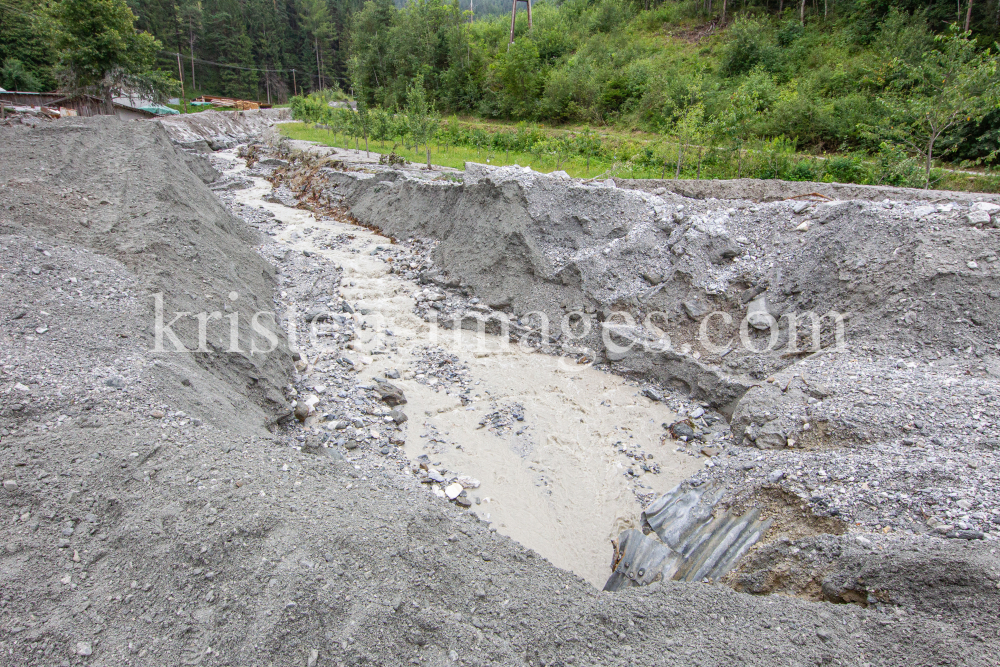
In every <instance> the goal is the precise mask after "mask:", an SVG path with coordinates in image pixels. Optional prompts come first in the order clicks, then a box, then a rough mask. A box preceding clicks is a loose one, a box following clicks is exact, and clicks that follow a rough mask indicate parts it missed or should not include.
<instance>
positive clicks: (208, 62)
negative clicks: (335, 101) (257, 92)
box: [160, 50, 298, 73]
mask: <svg viewBox="0 0 1000 667" xmlns="http://www.w3.org/2000/svg"><path fill="white" fill-rule="evenodd" d="M160 53H161V54H163V55H167V56H170V57H171V58H176V57H177V56H180V58H181V60H183V61H185V62H190V60H191V56H186V55H184V54H183V53H178V52H177V51H165V50H161V51H160ZM194 61H195V62H196V63H201V64H203V65H215V66H216V67H228V68H230V69H238V70H243V71H244V72H296V73H298V70H297V69H266V68H263V67H240V66H239V65H229V64H226V63H217V62H215V61H212V60H202V59H201V58H195V59H194Z"/></svg>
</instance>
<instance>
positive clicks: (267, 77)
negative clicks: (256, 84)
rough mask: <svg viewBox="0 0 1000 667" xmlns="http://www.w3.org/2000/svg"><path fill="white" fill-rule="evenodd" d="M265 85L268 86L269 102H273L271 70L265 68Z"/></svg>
mask: <svg viewBox="0 0 1000 667" xmlns="http://www.w3.org/2000/svg"><path fill="white" fill-rule="evenodd" d="M264 85H265V86H267V103H268V105H270V104H271V70H269V69H266V70H264Z"/></svg>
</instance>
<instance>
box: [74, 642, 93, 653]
mask: <svg viewBox="0 0 1000 667" xmlns="http://www.w3.org/2000/svg"><path fill="white" fill-rule="evenodd" d="M93 652H94V649H93V647H91V645H90V642H77V643H76V654H77V655H90V654H91V653H93Z"/></svg>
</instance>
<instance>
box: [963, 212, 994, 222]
mask: <svg viewBox="0 0 1000 667" xmlns="http://www.w3.org/2000/svg"><path fill="white" fill-rule="evenodd" d="M965 221H966V222H967V223H968V224H970V225H988V224H989V223H990V214H989V213H987V212H986V211H969V213H967V214H966V215H965Z"/></svg>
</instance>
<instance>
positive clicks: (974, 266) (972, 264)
mask: <svg viewBox="0 0 1000 667" xmlns="http://www.w3.org/2000/svg"><path fill="white" fill-rule="evenodd" d="M965 265H966V266H967V267H969V268H970V269H978V268H979V264H977V263H976V262H974V261H968V262H966V263H965Z"/></svg>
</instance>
